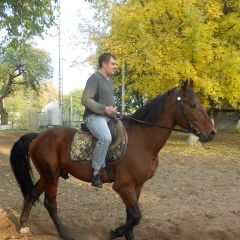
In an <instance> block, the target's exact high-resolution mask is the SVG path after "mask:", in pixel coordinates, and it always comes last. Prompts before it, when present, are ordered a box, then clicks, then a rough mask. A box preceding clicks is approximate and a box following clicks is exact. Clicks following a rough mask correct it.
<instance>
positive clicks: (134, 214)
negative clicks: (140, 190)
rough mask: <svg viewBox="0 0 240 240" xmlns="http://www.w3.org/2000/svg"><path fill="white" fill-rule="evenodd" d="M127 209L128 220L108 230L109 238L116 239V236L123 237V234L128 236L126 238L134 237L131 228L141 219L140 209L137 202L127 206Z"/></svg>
mask: <svg viewBox="0 0 240 240" xmlns="http://www.w3.org/2000/svg"><path fill="white" fill-rule="evenodd" d="M127 211H128V213H129V219H128V221H127V222H126V224H124V225H122V226H120V227H119V228H117V229H115V230H114V231H110V233H109V239H110V240H113V239H116V238H118V237H123V236H124V235H125V234H126V236H127V237H128V240H132V239H134V234H133V228H134V227H135V226H136V225H138V224H139V222H140V220H141V211H140V209H139V205H138V203H136V205H135V206H133V207H127ZM126 239H127V238H126Z"/></svg>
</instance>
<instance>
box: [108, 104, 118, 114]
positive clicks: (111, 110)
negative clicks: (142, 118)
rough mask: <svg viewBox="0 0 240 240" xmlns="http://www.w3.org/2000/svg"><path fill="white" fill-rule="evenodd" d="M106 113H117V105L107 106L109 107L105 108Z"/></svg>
mask: <svg viewBox="0 0 240 240" xmlns="http://www.w3.org/2000/svg"><path fill="white" fill-rule="evenodd" d="M105 113H106V114H107V115H112V114H115V113H117V107H112V106H107V107H106V108H105Z"/></svg>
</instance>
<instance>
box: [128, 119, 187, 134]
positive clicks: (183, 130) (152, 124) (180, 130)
mask: <svg viewBox="0 0 240 240" xmlns="http://www.w3.org/2000/svg"><path fill="white" fill-rule="evenodd" d="M124 118H129V119H131V120H133V121H135V122H139V123H142V124H144V125H148V126H154V127H159V128H165V129H169V130H173V131H178V132H184V133H190V132H191V131H190V130H187V129H177V128H170V127H165V126H161V125H157V124H154V123H150V122H146V121H142V120H139V119H136V118H133V117H131V116H129V115H123V120H124Z"/></svg>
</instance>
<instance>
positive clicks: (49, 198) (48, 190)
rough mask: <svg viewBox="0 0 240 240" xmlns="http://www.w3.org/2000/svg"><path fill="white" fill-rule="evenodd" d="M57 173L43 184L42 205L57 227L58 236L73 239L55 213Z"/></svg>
mask: <svg viewBox="0 0 240 240" xmlns="http://www.w3.org/2000/svg"><path fill="white" fill-rule="evenodd" d="M58 178H59V175H57V176H56V177H53V176H52V179H51V180H50V179H48V181H47V184H46V185H45V199H44V206H45V208H46V209H47V211H48V213H49V215H50V217H51V218H52V220H53V222H54V224H55V227H56V228H57V231H58V234H59V236H60V237H61V238H62V239H64V240H74V238H73V237H71V236H70V235H69V234H68V233H67V232H66V230H65V228H64V227H63V225H62V223H61V221H60V219H59V217H58V213H57V202H56V196H57V186H58V180H59V179H58Z"/></svg>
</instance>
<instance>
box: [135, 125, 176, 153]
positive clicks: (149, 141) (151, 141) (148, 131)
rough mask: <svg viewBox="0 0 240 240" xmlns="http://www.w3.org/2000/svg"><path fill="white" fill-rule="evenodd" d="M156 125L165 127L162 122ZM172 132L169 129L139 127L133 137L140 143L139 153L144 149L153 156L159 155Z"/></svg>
mask: <svg viewBox="0 0 240 240" xmlns="http://www.w3.org/2000/svg"><path fill="white" fill-rule="evenodd" d="M156 125H159V126H164V125H163V123H160V122H158V123H156ZM170 127H172V126H170ZM171 132H172V131H171V130H169V129H164V128H160V127H156V126H147V127H142V126H141V125H139V126H137V127H136V128H135V130H134V134H133V136H134V139H136V140H135V141H137V142H138V143H139V146H138V147H139V151H141V149H142V150H143V149H144V150H145V151H147V152H149V153H151V154H152V155H157V154H158V152H159V151H160V150H161V149H162V148H163V146H164V145H165V143H166V142H167V140H168V138H169V136H170V134H171Z"/></svg>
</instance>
